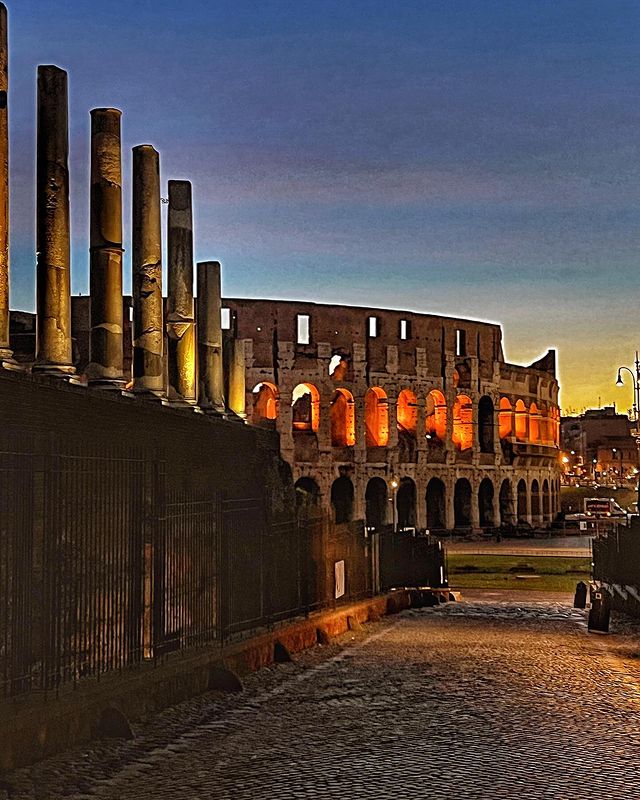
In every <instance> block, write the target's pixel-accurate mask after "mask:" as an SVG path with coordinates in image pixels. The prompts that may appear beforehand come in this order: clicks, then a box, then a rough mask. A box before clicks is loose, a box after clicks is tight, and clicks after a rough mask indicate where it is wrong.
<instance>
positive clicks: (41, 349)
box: [33, 66, 75, 377]
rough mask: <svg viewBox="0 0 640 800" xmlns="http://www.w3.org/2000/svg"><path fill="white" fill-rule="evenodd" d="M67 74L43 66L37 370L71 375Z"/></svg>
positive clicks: (40, 78)
mask: <svg viewBox="0 0 640 800" xmlns="http://www.w3.org/2000/svg"><path fill="white" fill-rule="evenodd" d="M67 103H68V101H67V73H66V72H65V71H64V70H62V69H59V68H58V67H55V66H45V67H38V146H37V178H36V247H37V254H36V284H37V287H36V288H37V291H36V294H37V299H36V309H37V333H36V363H35V364H34V367H33V369H34V371H38V372H45V373H47V374H50V375H56V376H62V377H64V376H67V375H70V374H73V373H74V372H75V369H74V367H73V361H72V343H71V287H70V263H71V255H70V239H69V168H68V157H69V124H68V108H67Z"/></svg>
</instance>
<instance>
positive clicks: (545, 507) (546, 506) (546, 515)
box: [542, 478, 552, 522]
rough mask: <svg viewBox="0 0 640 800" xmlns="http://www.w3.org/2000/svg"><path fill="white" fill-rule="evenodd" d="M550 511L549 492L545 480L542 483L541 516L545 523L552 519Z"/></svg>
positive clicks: (547, 482) (547, 483)
mask: <svg viewBox="0 0 640 800" xmlns="http://www.w3.org/2000/svg"><path fill="white" fill-rule="evenodd" d="M551 509H552V506H551V490H550V489H549V481H548V480H547V479H546V478H545V479H544V480H543V481H542V515H543V519H544V521H545V522H549V521H550V520H551V518H552V510H551Z"/></svg>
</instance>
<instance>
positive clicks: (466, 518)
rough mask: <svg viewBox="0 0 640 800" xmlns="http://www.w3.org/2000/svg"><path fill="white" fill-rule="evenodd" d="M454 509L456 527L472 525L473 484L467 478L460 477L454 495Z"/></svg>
mask: <svg viewBox="0 0 640 800" xmlns="http://www.w3.org/2000/svg"><path fill="white" fill-rule="evenodd" d="M453 510H454V518H455V526H456V528H469V527H470V526H471V484H470V483H469V481H468V480H467V479H466V478H458V480H457V481H456V486H455V491H454V495H453Z"/></svg>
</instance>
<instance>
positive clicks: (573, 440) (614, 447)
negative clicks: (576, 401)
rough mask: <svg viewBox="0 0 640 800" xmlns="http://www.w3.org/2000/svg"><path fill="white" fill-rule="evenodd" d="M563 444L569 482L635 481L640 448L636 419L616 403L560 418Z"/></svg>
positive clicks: (617, 482) (611, 482) (619, 482)
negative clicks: (634, 435) (638, 446)
mask: <svg viewBox="0 0 640 800" xmlns="http://www.w3.org/2000/svg"><path fill="white" fill-rule="evenodd" d="M560 429H561V448H562V451H563V454H564V456H563V458H564V460H565V475H566V476H567V477H568V481H567V482H569V483H579V482H584V481H588V482H592V481H593V482H599V483H602V484H605V485H613V484H625V483H631V482H633V483H634V484H635V481H636V479H637V478H636V476H637V474H638V448H637V447H636V441H635V439H634V437H633V435H632V430H633V429H635V423H634V422H632V421H631V420H630V419H629V417H628V416H627V415H626V414H619V413H617V412H616V409H615V406H605V407H604V408H593V409H589V410H588V411H585V412H584V413H583V414H580V415H579V416H571V417H563V418H562V420H561V426H560Z"/></svg>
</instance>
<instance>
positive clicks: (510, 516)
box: [499, 478, 515, 525]
mask: <svg viewBox="0 0 640 800" xmlns="http://www.w3.org/2000/svg"><path fill="white" fill-rule="evenodd" d="M499 498H500V524H501V525H513V523H514V522H515V514H514V513H513V490H512V487H511V481H510V480H509V479H508V478H505V480H503V481H502V484H501V485H500V494H499Z"/></svg>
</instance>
